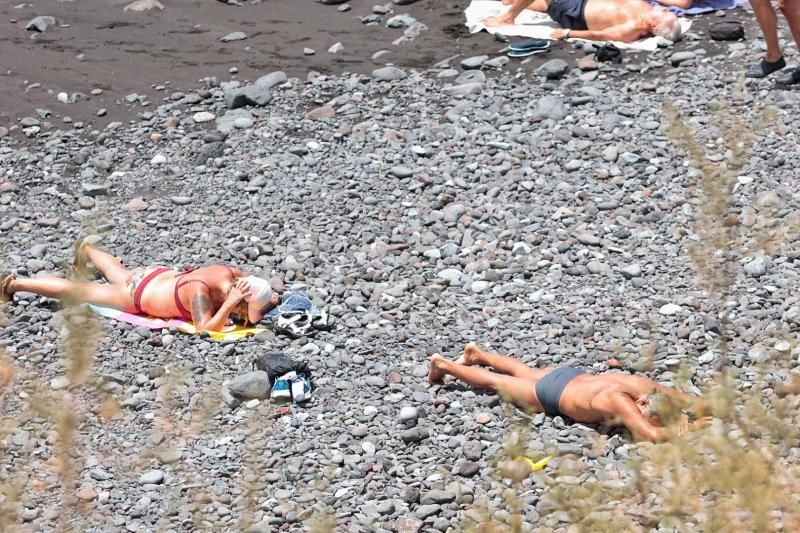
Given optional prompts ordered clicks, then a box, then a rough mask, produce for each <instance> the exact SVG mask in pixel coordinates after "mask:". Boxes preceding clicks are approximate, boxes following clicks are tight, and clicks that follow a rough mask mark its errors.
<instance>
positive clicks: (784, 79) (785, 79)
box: [777, 68, 800, 86]
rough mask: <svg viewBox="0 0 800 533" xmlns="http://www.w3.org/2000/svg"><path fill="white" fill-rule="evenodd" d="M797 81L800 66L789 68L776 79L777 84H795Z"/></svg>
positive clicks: (799, 75) (799, 81)
mask: <svg viewBox="0 0 800 533" xmlns="http://www.w3.org/2000/svg"><path fill="white" fill-rule="evenodd" d="M798 83H800V68H795V69H792V70H790V71H789V72H787V73H786V75H782V76H781V77H780V78H778V80H777V84H778V85H780V86H785V85H797V84H798Z"/></svg>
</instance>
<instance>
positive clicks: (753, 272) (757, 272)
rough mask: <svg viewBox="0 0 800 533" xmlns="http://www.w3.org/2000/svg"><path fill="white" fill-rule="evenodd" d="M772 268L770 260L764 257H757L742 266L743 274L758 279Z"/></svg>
mask: <svg viewBox="0 0 800 533" xmlns="http://www.w3.org/2000/svg"><path fill="white" fill-rule="evenodd" d="M771 267H772V259H771V258H770V257H769V256H766V255H759V256H757V257H756V258H755V259H753V260H752V261H750V262H749V263H747V264H745V265H744V271H745V273H746V274H747V275H748V276H750V277H751V278H760V277H761V276H763V275H764V274H766V273H767V272H768V271H769V269H770V268H771Z"/></svg>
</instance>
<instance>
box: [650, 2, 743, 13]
mask: <svg viewBox="0 0 800 533" xmlns="http://www.w3.org/2000/svg"><path fill="white" fill-rule="evenodd" d="M646 1H647V3H648V4H650V5H653V6H656V7H665V6H664V4H659V3H658V2H656V1H655V0H646ZM746 3H747V0H694V2H692V7H690V8H688V9H681V8H679V7H667V9H668V10H670V11H672V12H673V13H675V14H676V15H678V16H679V17H686V16H692V15H702V14H703V13H710V12H711V11H722V10H725V9H733V8H735V7H739V6H741V5H744V4H746Z"/></svg>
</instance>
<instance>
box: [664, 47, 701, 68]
mask: <svg viewBox="0 0 800 533" xmlns="http://www.w3.org/2000/svg"><path fill="white" fill-rule="evenodd" d="M695 57H697V54H696V53H694V52H690V51H688V50H687V51H683V52H675V53H674V54H672V55H671V56H670V57H669V60H670V62H671V63H672V66H673V67H677V66H678V65H680V64H681V63H685V62H686V61H689V60H690V59H694V58H695Z"/></svg>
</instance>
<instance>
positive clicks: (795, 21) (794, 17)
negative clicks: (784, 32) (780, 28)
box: [778, 0, 800, 48]
mask: <svg viewBox="0 0 800 533" xmlns="http://www.w3.org/2000/svg"><path fill="white" fill-rule="evenodd" d="M778 4H779V5H780V10H781V13H783V16H784V17H785V18H786V22H788V23H789V31H791V32H792V37H794V42H795V43H796V44H797V46H798V48H800V1H798V0H783V2H779V3H778Z"/></svg>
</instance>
